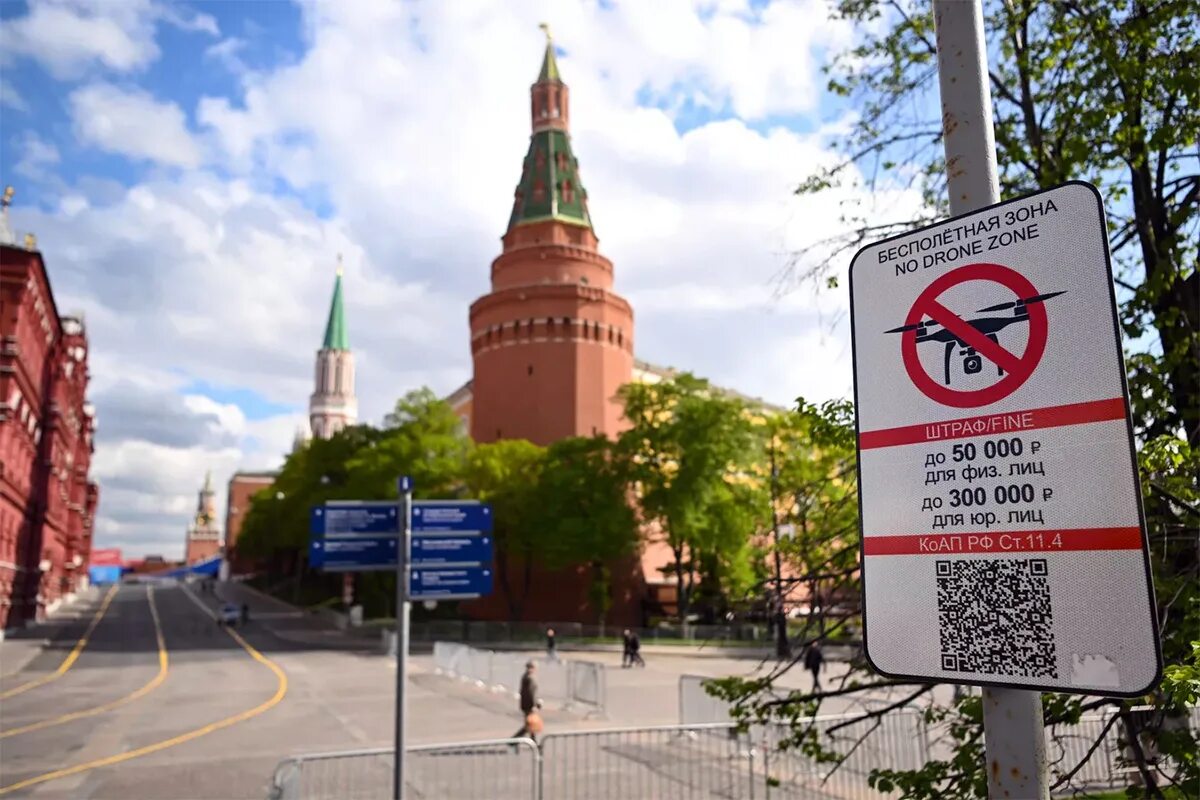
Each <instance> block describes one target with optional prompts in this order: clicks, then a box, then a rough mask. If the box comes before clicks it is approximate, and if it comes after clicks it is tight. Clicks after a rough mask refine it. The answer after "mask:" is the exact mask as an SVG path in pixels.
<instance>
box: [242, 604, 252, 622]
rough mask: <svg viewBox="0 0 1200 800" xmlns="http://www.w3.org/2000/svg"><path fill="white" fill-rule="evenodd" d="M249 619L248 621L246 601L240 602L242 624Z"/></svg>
mask: <svg viewBox="0 0 1200 800" xmlns="http://www.w3.org/2000/svg"><path fill="white" fill-rule="evenodd" d="M249 621H250V606H249V605H248V604H246V603H242V624H243V625H245V624H246V623H247V622H249Z"/></svg>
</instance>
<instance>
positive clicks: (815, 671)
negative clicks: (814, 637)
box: [804, 642, 825, 692]
mask: <svg viewBox="0 0 1200 800" xmlns="http://www.w3.org/2000/svg"><path fill="white" fill-rule="evenodd" d="M824 666H825V654H824V653H822V652H821V648H820V646H819V645H818V644H817V643H816V642H813V643H812V644H810V645H809V646H808V649H807V650H805V651H804V668H805V669H807V670H808V671H809V672H811V673H812V676H813V691H814V692H819V691H820V690H821V678H820V672H821V668H822V667H824Z"/></svg>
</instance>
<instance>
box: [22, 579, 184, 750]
mask: <svg viewBox="0 0 1200 800" xmlns="http://www.w3.org/2000/svg"><path fill="white" fill-rule="evenodd" d="M146 599H147V600H148V601H149V603H150V616H152V617H153V618H154V636H155V637H156V638H157V639H158V674H157V675H155V676H154V677H153V678H151V679H150V681H149V683H147V684H146V685H145V686H143V687H142V688H140V689H138V690H137V691H135V692H133V693H132V694H127V695H125V696H124V697H122V698H119V699H117V700H113V701H112V702H110V703H105V704H103V705H99V706H95V707H93V708H86V709H83V710H82V711H75V712H72V713H70V714H63V715H62V716H61V717H55V718H54V719H48V720H45V721H44V722H35V723H33V724H31V725H26V726H24V727H22V728H13V729H12V730H8V731H0V739H7V738H8V737H9V736H16V735H17V734H19V733H29V732H30V731H40V730H42V729H43V728H52V727H54V726H55V725H62V724H63V723H66V722H71V721H72V720H77V719H83V718H84V717H93V716H95V715H96V714H103V713H104V712H105V711H112V710H113V709H114V708H117V707H119V706H123V705H125V704H126V703H132V702H133V701H134V700H137V699H138V698H139V697H145V696H146V695H148V694H149V693H150V692H152V691H154V690H155V689H157V688H158V687H159V686H160V685H161V684H162V682H163V681H165V680H166V679H167V670H168V669H169V659H168V658H167V643H166V641H165V640H164V639H163V632H162V622H161V621H160V620H159V617H158V607H157V606H156V605H155V604H154V587H153V586H151V587H149V588H148V589H147V591H146Z"/></svg>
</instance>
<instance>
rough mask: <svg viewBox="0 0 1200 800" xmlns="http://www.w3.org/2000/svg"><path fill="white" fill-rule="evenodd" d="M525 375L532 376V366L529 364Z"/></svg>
mask: <svg viewBox="0 0 1200 800" xmlns="http://www.w3.org/2000/svg"><path fill="white" fill-rule="evenodd" d="M525 374H527V375H532V374H533V364H530V365H529V366H528V367H527V368H526V373H525Z"/></svg>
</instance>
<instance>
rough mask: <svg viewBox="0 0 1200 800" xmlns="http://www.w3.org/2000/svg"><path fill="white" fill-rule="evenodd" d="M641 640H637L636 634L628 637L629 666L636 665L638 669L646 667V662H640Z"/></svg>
mask: <svg viewBox="0 0 1200 800" xmlns="http://www.w3.org/2000/svg"><path fill="white" fill-rule="evenodd" d="M641 649H642V640H641V639H639V638H638V635H637V634H636V633H631V634H630V635H629V666H631V667H632V666H633V665H634V664H637V665H638V666H639V667H644V666H646V662H645V661H644V660H642V653H641Z"/></svg>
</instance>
